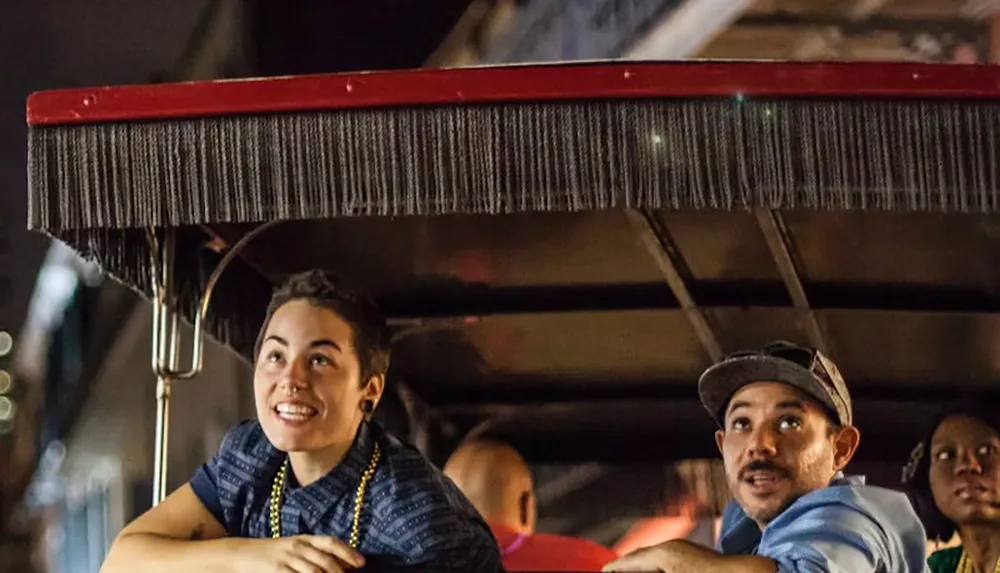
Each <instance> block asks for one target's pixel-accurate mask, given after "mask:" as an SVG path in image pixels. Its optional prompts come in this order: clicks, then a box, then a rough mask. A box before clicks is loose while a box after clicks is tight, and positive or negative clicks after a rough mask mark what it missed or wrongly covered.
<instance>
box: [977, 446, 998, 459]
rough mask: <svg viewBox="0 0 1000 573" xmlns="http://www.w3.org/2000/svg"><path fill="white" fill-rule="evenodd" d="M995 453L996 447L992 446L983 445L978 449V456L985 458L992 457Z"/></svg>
mask: <svg viewBox="0 0 1000 573" xmlns="http://www.w3.org/2000/svg"><path fill="white" fill-rule="evenodd" d="M994 453H996V447H994V446H993V445H992V444H983V445H981V446H979V447H978V448H976V455H977V456H983V457H986V456H992V455H993V454H994Z"/></svg>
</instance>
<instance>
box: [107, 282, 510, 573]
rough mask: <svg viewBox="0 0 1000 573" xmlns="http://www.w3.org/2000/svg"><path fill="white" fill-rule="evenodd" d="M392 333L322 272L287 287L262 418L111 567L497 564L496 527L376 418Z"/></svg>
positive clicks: (276, 300)
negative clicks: (384, 428) (492, 528)
mask: <svg viewBox="0 0 1000 573" xmlns="http://www.w3.org/2000/svg"><path fill="white" fill-rule="evenodd" d="M389 346H390V333H389V330H388V327H387V325H386V322H385V319H384V318H383V317H382V315H381V314H380V313H379V311H378V309H377V307H376V306H375V305H374V303H372V302H371V301H370V300H369V299H368V298H367V297H364V296H362V295H360V294H358V293H355V292H353V291H351V290H349V289H346V288H345V287H344V286H343V285H342V284H340V283H339V282H338V281H337V280H336V279H335V278H334V277H333V276H331V275H329V274H327V273H324V272H322V271H311V272H306V273H302V274H299V275H294V276H292V277H291V278H290V279H288V281H287V282H285V283H284V284H283V285H282V286H281V287H279V288H278V289H277V291H276V292H275V293H274V296H273V297H272V299H271V303H270V305H269V307H268V309H267V313H266V317H265V320H264V324H263V327H262V328H261V330H260V334H259V336H258V340H257V343H256V345H255V348H254V372H253V382H254V401H255V405H256V410H257V419H256V420H253V421H248V422H244V423H241V424H239V425H237V426H236V427H234V428H233V429H232V430H230V431H229V433H228V434H227V435H226V437H225V438H224V439H223V441H222V445H221V446H220V448H219V452H218V453H217V454H216V455H215V456H213V457H212V459H211V460H210V461H209V462H208V463H206V464H205V465H203V466H202V467H201V468H200V469H199V470H198V471H197V472H196V473H195V475H194V477H193V478H192V479H191V480H190V482H188V483H187V484H185V485H183V486H182V487H180V488H179V489H177V490H176V491H174V492H173V493H171V494H170V495H169V496H168V497H167V498H166V499H165V500H164V501H163V502H162V503H160V504H159V505H157V506H156V507H153V508H152V509H150V510H149V511H147V512H146V513H144V514H143V515H141V516H139V518H137V519H136V520H135V521H133V522H132V523H130V524H129V525H128V526H127V527H125V529H124V530H123V531H122V532H121V534H120V535H119V536H118V538H117V539H116V540H115V542H114V544H113V545H112V547H111V550H110V552H109V554H108V556H107V559H106V560H105V562H104V564H103V566H102V567H101V571H102V573H134V572H136V571H142V572H144V573H157V572H161V571H162V572H167V571H171V572H174V571H223V572H224V571H233V572H239V573H252V572H255V571H256V572H261V573H267V572H277V571H285V572H295V573H340V572H343V571H348V570H354V569H360V568H362V567H363V568H364V570H366V571H393V572H403V571H408V572H416V571H420V572H426V573H442V572H454V573H466V572H477V573H479V572H481V573H498V572H500V571H502V565H501V561H500V552H499V550H498V548H497V544H496V540H495V539H494V538H493V536H492V534H491V533H490V530H489V527H488V526H487V525H486V523H485V521H483V519H482V518H481V517H480V516H479V514H478V513H477V512H476V510H475V508H474V507H472V505H471V504H470V503H469V501H468V500H467V499H466V498H465V496H463V495H462V493H461V492H460V491H459V490H458V488H456V487H455V485H454V484H453V483H451V481H450V480H448V479H447V478H446V477H445V476H444V474H443V473H441V471H440V470H438V469H437V468H435V467H434V466H433V465H432V464H431V463H430V462H429V461H427V460H426V459H424V457H423V456H421V455H420V453H419V452H418V451H417V450H416V449H414V448H413V447H411V446H408V445H406V444H404V443H402V442H401V441H400V440H398V439H397V438H395V437H394V436H392V435H391V434H389V433H388V432H386V431H385V430H383V429H382V428H381V427H380V426H379V425H378V424H376V423H374V422H371V416H372V414H373V413H374V412H375V409H376V407H377V406H378V403H379V400H380V399H381V398H382V393H383V389H384V386H385V375H386V371H387V370H388V368H389V358H390V356H389Z"/></svg>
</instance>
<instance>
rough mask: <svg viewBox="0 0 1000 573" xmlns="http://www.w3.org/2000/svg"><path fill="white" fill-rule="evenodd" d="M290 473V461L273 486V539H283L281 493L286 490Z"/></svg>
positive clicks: (280, 471)
mask: <svg viewBox="0 0 1000 573" xmlns="http://www.w3.org/2000/svg"><path fill="white" fill-rule="evenodd" d="M287 473H288V459H287V458H286V459H285V462H284V463H283V464H281V469H280V470H278V475H276V476H274V483H273V484H272V485H271V537H273V538H275V539H277V538H279V537H281V492H282V491H284V490H285V475H286V474H287Z"/></svg>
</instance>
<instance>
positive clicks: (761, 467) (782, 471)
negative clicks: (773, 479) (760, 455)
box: [740, 460, 792, 480]
mask: <svg viewBox="0 0 1000 573" xmlns="http://www.w3.org/2000/svg"><path fill="white" fill-rule="evenodd" d="M751 472H773V473H775V474H778V475H779V476H780V477H783V478H789V477H791V475H792V472H790V471H788V469H786V468H783V467H781V466H779V465H778V464H776V463H775V462H773V461H771V460H755V461H752V462H750V463H748V464H747V465H745V466H743V469H741V470H740V479H741V480H742V479H745V478H746V475H747V474H748V473H751Z"/></svg>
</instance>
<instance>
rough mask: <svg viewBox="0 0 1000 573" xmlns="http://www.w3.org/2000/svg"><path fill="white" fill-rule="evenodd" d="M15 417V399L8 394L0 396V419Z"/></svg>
mask: <svg viewBox="0 0 1000 573" xmlns="http://www.w3.org/2000/svg"><path fill="white" fill-rule="evenodd" d="M13 419H14V401H13V400H11V399H10V398H8V397H6V396H0V421H7V422H9V421H11V420H13Z"/></svg>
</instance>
